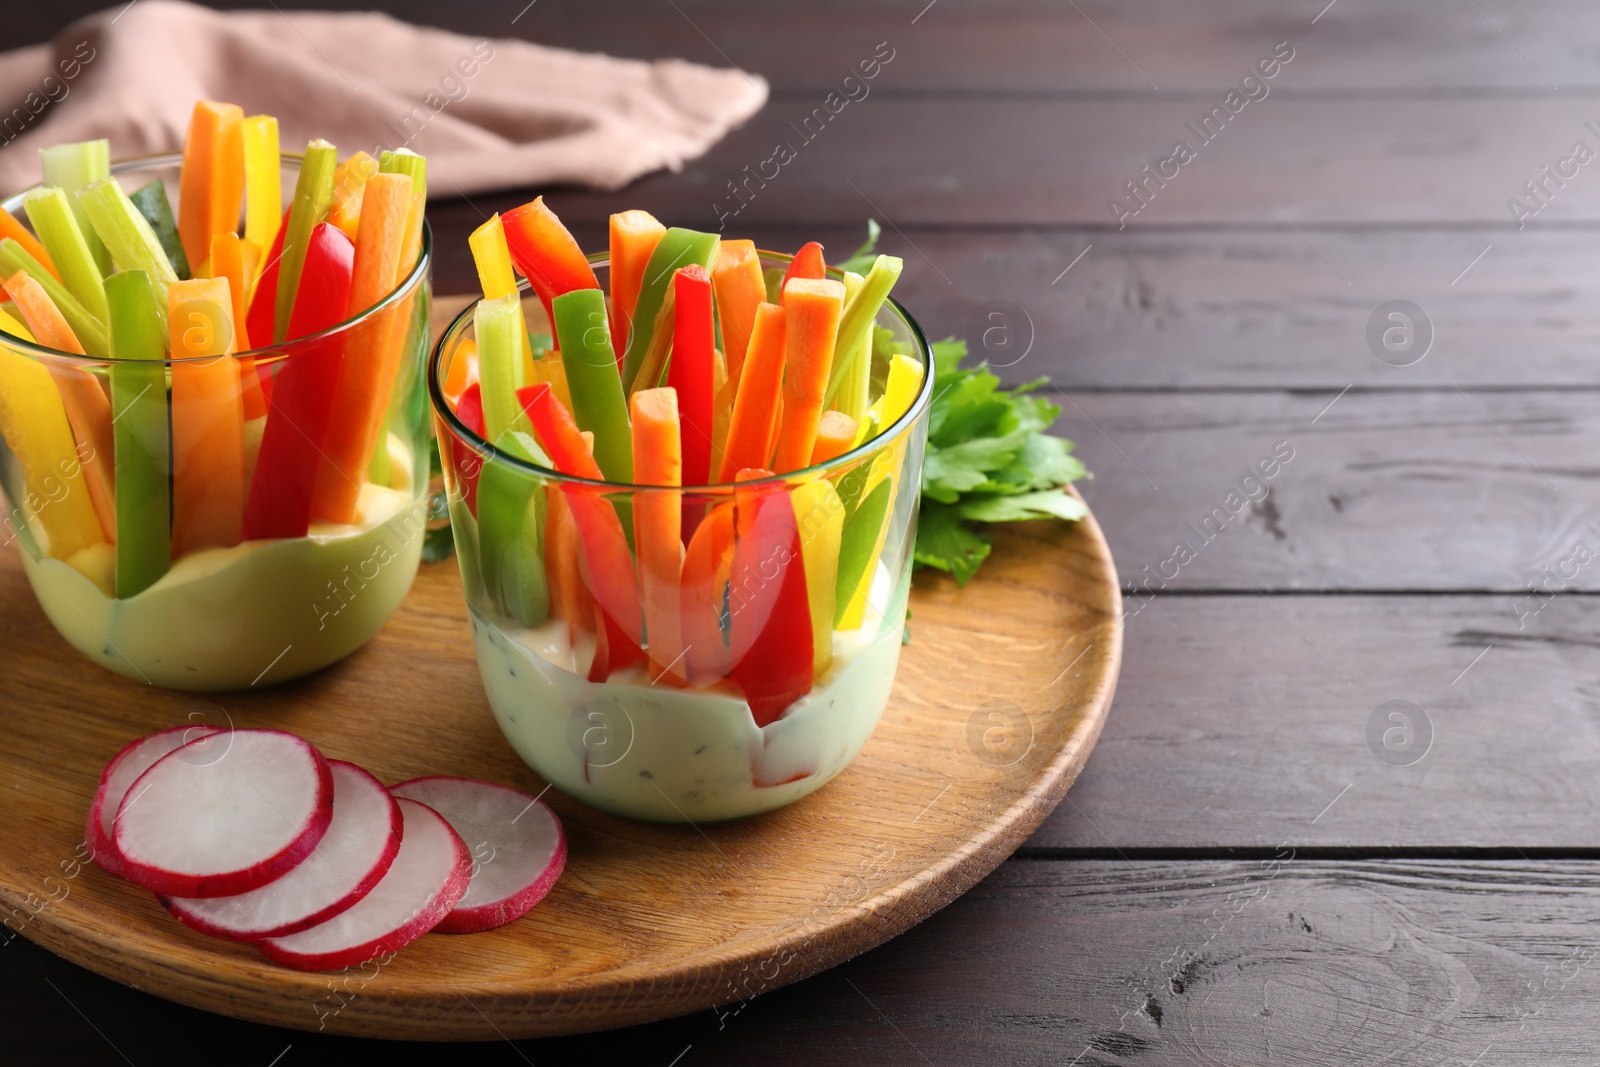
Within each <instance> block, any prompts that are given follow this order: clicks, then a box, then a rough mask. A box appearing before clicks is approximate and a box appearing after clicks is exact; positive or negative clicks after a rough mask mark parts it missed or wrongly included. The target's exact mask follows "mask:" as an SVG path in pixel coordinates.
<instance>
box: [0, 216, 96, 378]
mask: <svg viewBox="0 0 1600 1067" xmlns="http://www.w3.org/2000/svg"><path fill="white" fill-rule="evenodd" d="M19 270H25V271H27V272H28V274H29V275H31V276H32V277H33V280H34V281H36V282H38V283H39V284H40V285H42V286H44V291H45V292H46V293H49V294H50V299H51V300H52V301H54V303H55V305H56V308H57V309H58V310H59V311H60V312H61V317H62V318H64V319H66V320H67V325H68V326H70V327H72V332H73V333H74V334H76V335H77V338H78V343H79V344H80V345H82V346H83V350H84V351H85V352H87V353H88V354H89V355H91V356H107V355H110V354H111V345H110V339H109V338H108V337H107V336H106V325H105V322H104V321H102V320H100V319H97V318H95V317H94V316H93V315H91V314H90V313H89V311H88V309H86V308H85V307H84V306H83V305H82V304H80V303H78V298H77V297H75V296H73V295H72V294H71V293H69V292H67V287H66V286H64V285H62V284H61V283H60V282H58V281H56V279H55V275H53V274H51V273H50V272H49V271H47V270H45V269H44V266H43V265H42V264H40V262H39V261H38V260H37V259H34V258H33V256H32V255H31V254H29V252H28V250H27V249H26V248H23V247H22V246H21V245H20V244H18V243H17V242H16V239H15V238H12V237H7V238H5V239H4V240H0V275H4V276H5V277H7V278H9V277H11V276H12V275H13V274H15V273H17V271H19Z"/></svg>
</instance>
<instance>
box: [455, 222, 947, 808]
mask: <svg viewBox="0 0 1600 1067" xmlns="http://www.w3.org/2000/svg"><path fill="white" fill-rule="evenodd" d="M762 259H763V263H762V265H763V266H764V267H769V268H776V269H779V270H781V269H782V268H783V267H784V266H786V264H787V262H788V257H786V256H777V255H773V254H771V253H763V254H762ZM591 263H592V264H593V265H594V267H595V269H596V272H597V274H598V275H599V277H600V279H601V284H602V286H604V285H605V277H606V274H607V273H608V272H607V271H606V260H605V258H604V257H603V256H595V257H591ZM523 287H524V292H526V282H524V283H523ZM523 312H524V315H525V316H527V321H528V322H529V323H530V324H535V325H533V326H532V327H531V329H533V330H537V329H538V328H539V327H538V325H537V324H539V323H543V322H544V321H545V317H544V313H543V309H542V307H541V306H540V305H539V303H538V301H536V300H528V299H525V300H524V301H523ZM877 325H878V326H879V327H882V328H886V329H887V331H888V333H887V334H881V332H880V336H879V338H878V343H877V345H876V346H875V347H876V348H877V349H878V351H879V356H878V359H877V360H876V361H875V363H874V376H873V383H874V385H873V389H874V395H875V396H876V395H879V394H881V393H882V392H883V391H884V389H885V379H886V376H885V373H884V372H885V369H886V367H885V364H886V362H887V353H890V352H897V353H899V354H900V355H901V356H903V357H907V358H908V359H909V360H914V361H915V366H916V367H917V368H918V369H919V372H920V377H918V378H917V379H916V383H915V385H914V388H913V390H912V391H910V392H909V393H908V394H907V395H906V396H905V397H904V401H903V402H904V410H902V411H899V412H894V413H890V415H891V417H888V418H885V419H884V420H883V425H882V427H881V432H879V433H878V434H877V435H876V436H874V437H872V438H871V439H870V440H867V441H865V442H863V443H862V444H861V445H860V446H859V447H856V448H854V449H852V450H850V451H847V452H845V453H844V454H843V455H840V456H838V457H837V458H835V459H833V460H830V461H828V462H827V463H824V464H820V465H818V466H814V467H810V468H807V469H805V470H801V471H795V472H791V473H787V474H783V475H780V476H776V477H770V478H766V479H763V480H760V481H748V482H740V483H736V484H718V485H707V486H690V487H683V488H662V487H650V486H639V485H620V484H614V483H608V482H598V481H590V480H587V479H583V478H577V477H572V476H568V475H564V474H560V473H557V472H556V471H553V470H551V469H548V468H545V467H541V466H538V465H535V464H533V463H529V462H527V461H525V460H523V459H520V458H518V457H517V456H515V455H512V454H510V453H509V452H506V451H504V450H502V449H497V448H496V447H494V446H493V445H492V444H490V443H489V442H487V441H485V440H484V438H483V437H482V436H481V435H480V434H479V433H477V432H475V431H474V430H473V429H472V428H471V427H470V426H469V425H468V424H467V422H466V421H464V420H463V418H462V417H461V415H460V413H459V412H458V407H459V405H460V403H461V397H462V396H463V394H464V393H465V392H466V391H468V390H470V389H471V388H472V385H471V382H472V368H473V367H474V366H475V362H474V360H475V351H476V343H475V305H474V306H473V307H469V308H468V309H467V310H465V311H464V312H462V314H461V315H460V316H458V317H457V319H456V320H455V321H454V322H453V323H452V324H451V325H450V327H449V329H447V330H446V331H445V333H444V335H443V336H442V337H441V338H440V339H439V341H438V343H437V345H436V348H435V352H434V356H433V359H432V361H431V363H430V367H429V374H428V386H429V392H430V395H431V397H432V400H433V406H434V414H435V419H436V421H437V428H436V433H437V436H438V439H439V442H440V454H441V462H442V466H443V468H444V476H445V481H446V487H447V489H448V494H449V501H450V517H451V525H452V527H453V529H454V533H455V542H456V553H457V558H458V560H459V563H460V568H461V577H462V581H463V584H464V593H465V595H466V599H467V605H468V609H469V612H470V615H471V622H472V630H473V639H474V643H475V647H476V650H477V656H478V665H479V670H480V672H481V674H482V676H483V682H484V686H485V689H486V691H487V693H488V697H489V703H490V706H491V707H492V709H493V711H494V715H495V718H496V720H497V721H498V723H499V726H500V729H501V730H502V732H503V733H504V734H505V736H506V738H507V740H508V741H509V742H510V743H511V745H512V747H513V748H514V749H515V750H516V751H517V753H518V754H519V755H520V756H521V757H522V759H523V760H524V761H525V762H527V763H528V764H529V766H531V767H532V768H533V769H534V770H535V771H537V772H538V773H539V774H540V775H541V776H542V777H544V778H545V780H547V781H548V782H550V783H551V784H553V785H555V786H556V787H557V788H559V789H561V790H562V791H564V792H566V793H568V794H570V795H572V796H574V797H576V798H577V799H579V800H582V801H584V802H586V803H588V804H590V805H592V806H594V807H597V808H600V809H602V810H604V811H609V812H612V813H614V814H619V815H626V816H631V817H634V818H642V819H650V820H657V821H665V822H703V821H714V820H719V819H729V818H736V817H739V816H745V815H751V814H755V813H757V812H762V811H768V810H771V809H773V808H777V807H781V806H783V805H785V804H788V803H790V802H792V801H794V800H797V799H799V798H800V797H803V796H805V795H807V794H809V793H811V792H812V791H814V790H816V789H817V788H819V787H821V786H822V785H823V784H825V783H826V782H828V781H829V780H830V779H832V778H833V777H834V776H835V775H837V774H838V773H839V772H840V771H842V770H843V769H844V768H845V766H846V765H847V764H848V763H849V762H850V761H851V760H852V759H854V758H855V756H856V755H857V754H858V753H859V752H860V751H861V748H862V746H863V745H865V744H866V742H867V739H868V738H869V737H870V736H871V734H872V732H873V730H874V728H875V727H876V726H877V724H878V720H879V718H880V717H881V716H882V714H883V710H884V708H885V706H886V705H887V704H888V700H889V693H890V690H891V688H892V687H893V684H894V675H895V668H896V666H897V664H898V662H899V655H900V648H901V643H902V635H903V630H904V624H905V617H906V602H907V597H908V594H909V590H910V582H911V564H912V544H913V541H914V539H915V529H916V514H917V503H918V499H919V496H920V491H919V490H920V478H921V472H922V458H923V451H924V448H925V445H926V440H927V430H928V410H929V406H930V402H931V398H932V394H933V384H932V362H931V359H930V358H929V353H928V346H927V342H926V340H925V338H924V337H923V335H922V331H921V329H920V328H919V327H918V326H917V325H916V323H915V322H914V321H913V320H912V319H911V318H910V316H908V315H907V314H906V313H905V311H904V310H903V309H902V308H901V307H900V306H899V305H898V304H896V303H894V302H893V301H890V302H889V303H888V304H886V305H885V307H884V308H883V310H882V311H881V312H880V314H879V316H878V323H877ZM542 347H543V346H542V345H541V344H540V343H539V341H538V340H537V339H536V340H535V343H534V345H533V348H534V351H536V352H537V351H539V350H541V348H542ZM872 351H873V349H870V348H869V349H868V358H872ZM544 362H545V361H544V360H536V361H531V362H529V363H527V365H525V367H524V371H523V374H524V376H525V377H526V378H527V379H528V382H529V384H532V383H533V382H535V381H540V380H544V381H550V382H551V384H552V388H553V389H554V391H555V393H556V395H557V396H558V397H559V394H560V392H561V388H562V384H563V383H564V378H563V377H562V374H561V371H560V368H559V367H553V368H552V367H544V366H542V365H543V364H544ZM907 365H908V366H909V365H911V364H909V363H908V364H907ZM713 455H715V453H713ZM648 513H655V514H658V515H659V514H662V513H666V514H669V515H671V516H673V517H678V516H681V522H680V523H677V524H672V523H669V524H668V526H669V528H670V526H672V525H678V526H680V527H681V538H682V546H681V563H679V562H678V561H676V560H671V559H669V560H668V563H667V566H666V573H664V574H663V573H661V572H660V571H652V568H651V567H649V566H642V565H639V564H637V563H636V558H637V549H638V546H637V544H636V540H637V538H638V536H639V535H638V534H636V532H635V530H636V526H635V518H636V517H637V516H639V515H641V514H648ZM673 554H676V546H675V547H674V550H673ZM652 619H653V620H655V625H654V627H653V630H652V628H651V624H650V621H649V620H652ZM647 631H649V632H647ZM641 647H642V649H643V655H642V656H641V655H639V650H640V649H641Z"/></svg>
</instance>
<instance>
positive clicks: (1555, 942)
mask: <svg viewBox="0 0 1600 1067" xmlns="http://www.w3.org/2000/svg"><path fill="white" fill-rule="evenodd" d="M1597 906H1600V864H1596V863H1593V862H1567V863H1562V862H1542V863H1523V862H1515V863H1494V864H1488V863H1461V862H1414V861H1413V862H1404V861H1390V862H1356V863H1349V862H1341V863H1326V862H1315V861H1311V860H1306V859H1301V858H1297V857H1295V856H1293V855H1292V854H1291V853H1290V852H1289V851H1288V850H1287V849H1285V850H1284V852H1283V854H1282V859H1281V860H1280V861H1279V862H1276V863H1273V862H1272V861H1271V859H1270V858H1269V859H1265V860H1260V861H1247V862H1167V863H1131V864H1124V863H1116V862H1114V863H1101V862H1075V863H1038V862H1027V861H1012V862H1010V863H1008V864H1006V865H1005V866H1004V867H1002V868H1001V869H1000V870H999V871H997V872H996V873H995V874H994V875H992V876H990V878H989V879H987V880H986V881H985V882H983V883H982V884H981V885H980V886H979V887H978V888H976V889H975V890H973V892H971V893H969V894H968V895H967V896H966V897H964V898H963V899H962V900H960V901H958V902H957V903H956V904H954V905H952V906H951V907H950V908H948V909H946V910H945V911H943V912H941V913H940V914H938V915H936V916H934V917H933V918H931V919H929V920H928V921H927V922H925V923H923V924H922V925H921V926H920V927H918V928H917V929H916V930H914V931H912V932H911V933H909V934H907V935H905V936H904V937H901V938H899V939H897V940H896V941H893V942H891V943H890V944H888V945H886V946H883V947H882V948H879V949H877V950H875V951H873V952H871V953H869V954H867V955H866V956H863V957H861V958H860V959H857V960H854V961H852V962H851V963H848V964H845V965H844V966H842V967H840V968H838V969H836V970H833V971H830V972H828V973H827V974H824V975H821V976H818V977H816V978H813V979H811V980H809V981H806V982H803V983H800V984H799V985H796V986H792V987H789V988H787V989H782V990H777V991H773V992H767V993H762V994H760V995H756V996H753V997H751V998H750V999H747V1000H745V1001H743V1002H737V1001H736V1002H734V1003H732V1004H730V1005H728V1006H726V1007H724V1008H722V1009H720V1010H719V1011H707V1012H701V1013H697V1014H695V1015H691V1016H686V1017H684V1018H681V1019H677V1020H672V1021H670V1022H665V1023H659V1024H656V1025H654V1026H648V1027H636V1028H633V1029H629V1030H618V1031H611V1032H608V1033H601V1034H593V1035H588V1036H585V1037H577V1038H561V1039H555V1040H547V1041H537V1042H536V1041H525V1042H518V1043H517V1045H516V1047H515V1049H506V1048H505V1047H503V1046H502V1045H501V1044H500V1043H498V1042H493V1043H490V1044H477V1045H436V1046H433V1048H432V1049H430V1051H437V1052H438V1053H440V1054H442V1055H444V1056H445V1057H446V1058H447V1059H449V1060H452V1061H453V1060H456V1059H466V1058H472V1059H477V1058H481V1057H484V1056H489V1057H491V1058H497V1059H495V1062H506V1063H517V1062H521V1061H522V1060H524V1059H525V1060H527V1061H528V1062H532V1063H565V1062H574V1061H577V1060H579V1059H586V1060H594V1059H595V1058H596V1057H597V1056H598V1057H599V1062H619V1063H653V1064H667V1063H671V1062H673V1060H674V1057H680V1060H679V1062H680V1063H681V1064H684V1065H688V1064H694V1063H762V1064H772V1065H786V1064H806V1065H811V1064H862V1063H872V1064H884V1065H899V1064H907V1065H924V1064H927V1063H937V1064H940V1065H951V1067H960V1065H967V1064H971V1065H984V1067H987V1065H990V1064H996V1063H1060V1064H1066V1063H1071V1062H1073V1061H1074V1057H1078V1059H1077V1062H1078V1063H1079V1064H1097V1065H1100V1067H1106V1065H1110V1064H1118V1063H1138V1064H1151V1065H1156V1067H1166V1065H1169V1064H1192V1063H1206V1064H1225V1063H1226V1064H1236V1063H1280V1062H1281V1063H1292V1064H1327V1063H1341V1064H1356V1063H1363V1064H1365V1063H1382V1062H1389V1063H1450V1064H1469V1063H1472V1062H1473V1060H1474V1058H1477V1057H1481V1062H1483V1063H1485V1064H1487V1063H1490V1062H1494V1060H1493V1058H1492V1057H1493V1055H1494V1053H1495V1052H1498V1053H1500V1054H1501V1056H1502V1057H1506V1056H1510V1057H1512V1058H1514V1059H1516V1061H1517V1062H1527V1063H1539V1064H1552V1065H1569V1064H1570V1065H1574V1067H1576V1065H1579V1064H1588V1063H1591V1062H1592V1054H1593V1014H1594V1011H1593V1001H1594V990H1595V988H1596V982H1597V981H1600V979H1597V978H1596V962H1595V949H1594V946H1593V929H1592V927H1593V915H1594V911H1595V908H1596V907H1597ZM955 960H959V961H960V965H959V966H958V967H953V966H952V961H955ZM41 978H42V979H46V981H41V980H40V979H41ZM52 987H54V988H53V989H52ZM752 989H759V980H758V979H752ZM0 990H3V991H4V993H5V995H6V997H7V1003H8V1004H9V1005H11V1008H12V1014H11V1018H12V1019H13V1026H12V1027H11V1028H10V1030H9V1032H8V1038H7V1041H8V1046H7V1047H8V1055H10V1056H12V1057H16V1058H17V1060H18V1062H28V1063H32V1062H39V1063H45V1062H51V1063H60V1062H119V1060H118V1058H117V1052H121V1053H123V1054H125V1055H126V1057H127V1059H128V1060H129V1061H131V1062H134V1063H140V1064H143V1063H189V1062H199V1061H197V1060H195V1059H193V1058H192V1057H193V1052H192V1051H191V1050H193V1049H196V1048H205V1049H215V1048H220V1047H230V1048H241V1049H249V1050H252V1052H251V1056H252V1057H253V1058H252V1060H251V1062H260V1063H266V1062H268V1061H270V1060H271V1059H272V1057H273V1056H276V1055H279V1054H280V1053H283V1052H285V1051H286V1049H287V1047H288V1046H292V1051H290V1052H288V1055H287V1056H285V1057H284V1060H283V1062H284V1063H285V1064H287V1063H289V1062H291V1058H292V1062H295V1063H336V1062H345V1061H347V1059H348V1056H349V1052H350V1049H351V1048H352V1046H351V1045H350V1043H349V1042H348V1041H344V1040H341V1039H337V1038H329V1037H325V1036H321V1035H316V1034H289V1033H285V1032H284V1031H281V1030H273V1029H270V1028H267V1027H258V1026H251V1025H248V1024H241V1023H234V1022H231V1021H229V1020H224V1019H220V1018H219V1017H217V1016H212V1015H207V1014H204V1013H201V1012H196V1011H193V1010H190V1009H186V1008H180V1007H177V1006H175V1005H169V1004H165V1003H163V1002H160V1001H156V1000H154V999H153V998H150V997H148V996H145V995H143V994H141V993H137V992H134V991H133V990H129V989H125V988H123V987H120V986H115V985H113V984H111V983H109V982H106V981H104V980H103V979H99V978H96V977H94V976H92V975H88V974H85V973H83V972H81V971H77V970H74V969H71V968H70V967H67V966H65V965H62V964H61V963H60V962H59V961H56V960H53V959H52V958H50V957H48V956H45V955H44V954H42V953H41V952H39V951H38V950H37V949H34V948H33V947H31V946H18V947H14V948H11V949H8V950H7V951H6V952H5V953H0ZM78 1007H82V1008H83V1009H84V1011H85V1013H86V1014H87V1016H88V1019H89V1021H90V1023H91V1026H85V1025H84V1016H82V1015H80V1014H79V1013H78V1011H77V1008H78ZM97 1031H98V1032H97ZM112 1046H114V1048H115V1049H116V1051H113V1050H112ZM1269 1046H1270V1052H1269ZM1491 1050H1493V1051H1491Z"/></svg>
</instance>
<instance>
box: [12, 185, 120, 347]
mask: <svg viewBox="0 0 1600 1067" xmlns="http://www.w3.org/2000/svg"><path fill="white" fill-rule="evenodd" d="M22 206H23V207H25V208H26V209H27V211H28V221H29V222H31V223H33V232H34V233H35V234H37V235H38V236H39V241H40V243H41V244H43V245H44V249H45V251H46V252H49V253H50V258H51V259H52V260H53V261H54V262H55V265H56V270H57V271H59V272H60V273H61V283H62V284H63V285H65V286H66V287H67V292H69V293H71V294H72V295H73V296H75V297H77V298H78V303H80V304H82V305H83V306H84V307H85V308H87V309H88V310H89V313H90V314H92V315H94V316H95V317H96V318H98V319H101V320H104V319H105V317H106V287H105V279H104V276H103V275H102V274H101V273H100V265H99V264H98V263H96V262H95V260H94V255H93V253H91V252H90V251H89V244H88V241H87V239H86V238H87V236H88V235H90V234H93V233H94V231H93V230H92V229H90V228H89V227H88V226H87V225H85V226H79V225H78V215H77V214H75V213H74V212H73V210H72V203H71V202H70V201H69V200H68V199H67V194H66V193H64V192H62V191H61V190H60V189H57V188H56V187H54V186H50V187H48V188H44V189H35V190H33V191H32V192H31V193H29V194H28V195H27V196H25V197H23V200H22Z"/></svg>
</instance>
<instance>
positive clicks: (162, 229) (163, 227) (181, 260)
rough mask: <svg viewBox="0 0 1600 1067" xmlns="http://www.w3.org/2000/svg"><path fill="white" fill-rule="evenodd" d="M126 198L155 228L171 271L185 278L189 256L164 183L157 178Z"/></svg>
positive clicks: (265, 247)
mask: <svg viewBox="0 0 1600 1067" xmlns="http://www.w3.org/2000/svg"><path fill="white" fill-rule="evenodd" d="M128 199H129V200H131V201H132V202H133V206H134V207H135V208H136V209H137V210H138V212H139V214H141V215H143V216H144V221H146V222H148V223H149V224H150V229H152V230H154V231H155V235H156V240H158V241H160V242H161V250H162V251H163V252H165V253H166V254H167V262H168V263H170V264H172V273H174V274H176V275H177V276H178V280H179V281H188V280H189V279H190V278H191V277H193V273H192V272H191V271H190V269H189V257H188V256H186V255H184V254H183V239H182V238H181V237H179V236H178V220H177V219H175V218H173V217H172V203H171V202H170V201H169V200H168V199H167V186H166V183H165V182H163V181H162V180H161V179H160V178H157V179H156V180H155V181H153V182H150V183H149V184H147V185H144V186H141V187H140V189H139V191H138V192H136V193H134V194H133V195H132V196H130V197H128ZM268 247H270V246H268V245H262V246H261V251H262V252H265V251H266V250H267V248H268Z"/></svg>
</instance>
